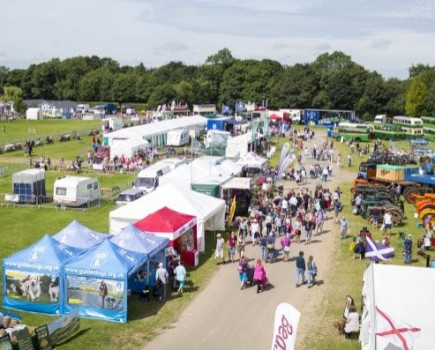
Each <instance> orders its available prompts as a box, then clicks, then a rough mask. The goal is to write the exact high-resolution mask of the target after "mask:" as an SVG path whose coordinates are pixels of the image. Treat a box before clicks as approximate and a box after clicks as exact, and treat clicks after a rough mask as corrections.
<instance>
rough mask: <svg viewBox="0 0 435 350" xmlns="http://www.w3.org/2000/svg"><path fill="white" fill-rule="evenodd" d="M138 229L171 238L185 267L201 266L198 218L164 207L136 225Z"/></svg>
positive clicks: (170, 243) (172, 245) (171, 242)
mask: <svg viewBox="0 0 435 350" xmlns="http://www.w3.org/2000/svg"><path fill="white" fill-rule="evenodd" d="M134 226H136V227H137V228H138V229H140V230H142V231H146V232H148V233H151V234H154V235H156V236H160V237H166V238H169V245H170V246H171V247H173V248H174V249H175V250H176V251H177V252H178V254H179V255H180V256H181V259H182V260H183V262H184V265H185V266H197V265H198V264H199V252H198V247H197V225H196V217H195V216H191V215H187V214H182V213H179V212H177V211H175V210H172V209H169V208H167V207H163V208H161V209H160V210H158V211H156V212H154V213H152V214H150V215H148V216H147V217H145V218H144V219H142V220H140V221H138V222H136V223H135V224H134Z"/></svg>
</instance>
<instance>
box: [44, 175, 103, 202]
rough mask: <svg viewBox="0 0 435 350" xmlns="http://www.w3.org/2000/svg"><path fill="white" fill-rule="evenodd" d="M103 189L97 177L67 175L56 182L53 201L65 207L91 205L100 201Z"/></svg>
mask: <svg viewBox="0 0 435 350" xmlns="http://www.w3.org/2000/svg"><path fill="white" fill-rule="evenodd" d="M100 198H101V191H100V185H99V183H98V179H97V178H95V177H81V176H65V177H61V178H58V179H57V180H56V181H55V182H54V195H53V202H54V203H56V204H57V205H58V206H65V207H75V208H77V207H90V206H92V205H96V204H98V203H99V202H100Z"/></svg>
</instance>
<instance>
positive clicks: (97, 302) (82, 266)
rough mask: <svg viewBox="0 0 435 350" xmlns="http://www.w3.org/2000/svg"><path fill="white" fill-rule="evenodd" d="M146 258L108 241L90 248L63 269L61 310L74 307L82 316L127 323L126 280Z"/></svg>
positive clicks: (143, 254)
mask: <svg viewBox="0 0 435 350" xmlns="http://www.w3.org/2000/svg"><path fill="white" fill-rule="evenodd" d="M147 259H148V255H147V254H145V253H138V252H132V251H130V250H126V249H124V248H121V247H119V246H117V245H115V244H114V243H112V242H110V240H104V241H103V242H101V243H100V244H99V245H97V246H95V247H93V248H90V249H89V250H88V251H86V252H85V253H83V254H82V255H80V256H78V257H77V258H76V259H74V260H72V261H70V262H68V263H67V264H65V266H64V269H63V272H64V273H63V274H62V275H63V276H62V278H63V279H64V286H65V292H64V293H65V304H64V310H63V311H65V312H69V311H71V310H72V309H73V308H76V307H78V308H79V312H80V316H82V317H89V318H96V319H101V320H106V321H113V322H124V323H125V322H127V280H128V278H129V277H130V276H131V275H133V274H134V273H135V272H136V270H137V269H138V268H139V267H140V266H142V265H143V264H144V263H145V262H146V261H147Z"/></svg>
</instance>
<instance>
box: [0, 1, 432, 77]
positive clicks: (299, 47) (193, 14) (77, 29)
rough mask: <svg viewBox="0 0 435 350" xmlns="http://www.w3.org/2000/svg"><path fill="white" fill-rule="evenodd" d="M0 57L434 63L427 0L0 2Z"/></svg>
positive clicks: (382, 69)
mask: <svg viewBox="0 0 435 350" xmlns="http://www.w3.org/2000/svg"><path fill="white" fill-rule="evenodd" d="M0 8H1V9H2V10H1V13H2V15H1V20H0V33H1V35H0V65H5V66H7V67H10V68H25V67H27V66H28V65H29V64H31V63H38V62H42V61H46V60H49V59H51V58H53V57H58V58H61V59H63V58H67V57H72V56H78V55H94V54H95V55H98V56H106V57H111V58H113V59H116V60H117V61H119V62H120V63H121V64H128V65H135V64H138V63H139V62H143V63H144V65H145V66H147V67H158V66H160V65H162V64H165V63H168V62H170V61H183V62H185V63H186V64H202V63H204V61H205V59H206V58H207V57H208V56H209V55H211V54H213V53H215V52H217V51H218V50H219V49H221V48H223V47H228V48H229V49H230V50H231V52H232V54H233V56H234V57H237V58H254V59H262V58H271V59H274V60H277V61H279V62H281V63H282V64H285V65H293V64H295V63H299V62H301V63H302V62H311V61H313V60H314V59H315V58H316V57H317V56H318V55H319V54H321V53H324V52H326V51H328V52H333V51H336V50H338V51H343V52H345V53H346V54H348V55H350V56H352V59H353V60H354V61H356V62H358V63H360V64H362V65H363V66H364V67H366V68H367V69H370V70H376V71H378V72H379V73H381V74H382V75H383V76H384V77H386V78H389V77H399V78H406V77H407V76H408V68H409V67H410V66H411V65H412V64H416V63H424V64H429V65H435V45H434V44H433V43H435V1H433V0H412V1H410V0H395V1H393V0H361V1H357V0H328V1H327V0H303V1H302V0H295V1H290V0H269V1H266V0H249V1H248V0H237V1H234V0H232V1H230V0H215V1H206V0H104V1H103V0H0Z"/></svg>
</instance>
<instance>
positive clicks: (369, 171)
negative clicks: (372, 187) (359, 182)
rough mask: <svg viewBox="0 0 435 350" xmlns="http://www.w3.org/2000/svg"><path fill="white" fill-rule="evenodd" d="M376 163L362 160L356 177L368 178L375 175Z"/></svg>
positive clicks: (372, 177)
mask: <svg viewBox="0 0 435 350" xmlns="http://www.w3.org/2000/svg"><path fill="white" fill-rule="evenodd" d="M376 166H377V164H376V163H370V162H362V163H361V164H360V165H359V169H358V177H357V178H358V179H363V180H368V179H374V178H375V177H376Z"/></svg>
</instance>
